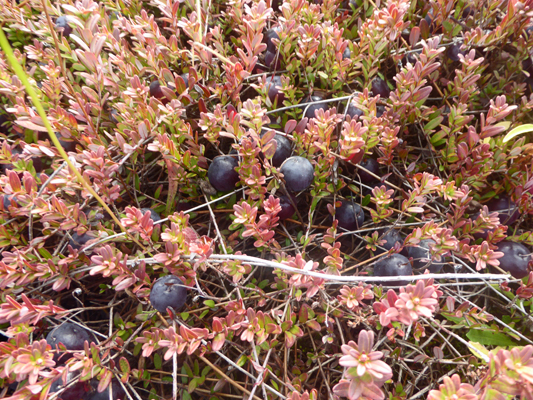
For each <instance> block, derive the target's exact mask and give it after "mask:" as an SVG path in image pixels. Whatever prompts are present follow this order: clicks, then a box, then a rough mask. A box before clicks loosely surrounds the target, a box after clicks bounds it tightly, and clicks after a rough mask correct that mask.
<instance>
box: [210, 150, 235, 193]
mask: <svg viewBox="0 0 533 400" xmlns="http://www.w3.org/2000/svg"><path fill="white" fill-rule="evenodd" d="M238 166H239V163H238V161H237V158H235V157H232V156H217V157H215V158H214V159H213V162H212V163H211V165H210V166H209V169H208V170H207V177H208V178H209V183H211V186H213V187H214V188H215V189H216V190H218V191H220V192H229V191H231V190H234V189H235V185H236V184H237V182H239V180H240V178H239V174H238V172H237V171H235V168H236V167H238Z"/></svg>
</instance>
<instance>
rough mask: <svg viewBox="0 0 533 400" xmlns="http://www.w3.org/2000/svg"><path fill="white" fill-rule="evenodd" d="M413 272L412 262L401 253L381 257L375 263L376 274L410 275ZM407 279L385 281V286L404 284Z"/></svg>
mask: <svg viewBox="0 0 533 400" xmlns="http://www.w3.org/2000/svg"><path fill="white" fill-rule="evenodd" d="M412 274H413V269H412V268H411V263H410V262H409V260H408V259H407V257H405V256H402V255H401V254H391V255H389V256H387V257H383V258H380V259H379V261H378V262H376V264H375V265H374V276H408V275H412ZM407 283H408V282H407V281H391V282H384V283H383V285H384V286H404V285H406V284H407Z"/></svg>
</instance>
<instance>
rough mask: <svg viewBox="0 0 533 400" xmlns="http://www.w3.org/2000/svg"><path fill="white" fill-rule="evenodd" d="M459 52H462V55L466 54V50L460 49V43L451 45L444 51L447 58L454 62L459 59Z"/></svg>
mask: <svg viewBox="0 0 533 400" xmlns="http://www.w3.org/2000/svg"><path fill="white" fill-rule="evenodd" d="M459 54H462V55H463V56H464V55H465V54H466V51H463V50H461V45H460V44H454V45H451V46H450V47H449V48H448V51H446V55H447V56H448V58H449V59H450V60H452V61H455V62H457V61H459Z"/></svg>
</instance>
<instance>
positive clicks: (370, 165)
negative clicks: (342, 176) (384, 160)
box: [357, 158, 379, 185]
mask: <svg viewBox="0 0 533 400" xmlns="http://www.w3.org/2000/svg"><path fill="white" fill-rule="evenodd" d="M359 165H360V166H361V167H363V168H365V169H367V170H369V171H370V172H372V173H373V174H376V175H378V174H379V163H378V162H377V161H376V160H374V159H373V158H365V159H364V160H363V161H361V162H360V163H359ZM357 173H358V174H359V180H360V181H361V183H364V184H366V185H369V184H371V183H373V182H376V181H377V180H378V179H377V178H376V177H375V176H372V175H370V174H369V173H368V172H366V171H363V170H362V169H359V168H357Z"/></svg>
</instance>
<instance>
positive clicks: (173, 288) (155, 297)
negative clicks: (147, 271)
mask: <svg viewBox="0 0 533 400" xmlns="http://www.w3.org/2000/svg"><path fill="white" fill-rule="evenodd" d="M186 301H187V288H186V287H185V285H184V283H183V281H182V280H181V279H180V278H178V277H177V276H174V275H167V276H164V277H162V278H159V279H158V280H157V281H156V282H155V283H154V286H153V287H152V290H151V291H150V303H152V307H154V308H155V309H156V310H157V311H159V312H162V313H164V312H166V310H167V308H168V307H172V308H173V309H174V310H176V311H178V310H179V309H181V308H182V307H183V306H184V305H185V302H186Z"/></svg>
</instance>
